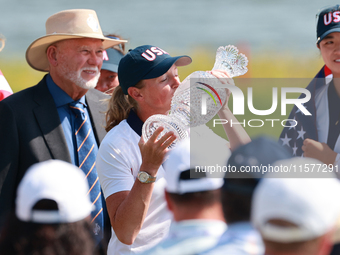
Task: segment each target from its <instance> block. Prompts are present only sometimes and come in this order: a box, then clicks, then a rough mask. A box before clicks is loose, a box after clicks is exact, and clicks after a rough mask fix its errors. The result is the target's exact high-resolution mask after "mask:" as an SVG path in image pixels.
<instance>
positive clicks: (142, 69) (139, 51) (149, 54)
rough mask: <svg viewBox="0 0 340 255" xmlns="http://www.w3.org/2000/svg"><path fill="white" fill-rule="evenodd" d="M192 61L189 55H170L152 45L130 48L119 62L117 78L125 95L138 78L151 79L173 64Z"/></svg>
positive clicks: (183, 64) (180, 64)
mask: <svg viewBox="0 0 340 255" xmlns="http://www.w3.org/2000/svg"><path fill="white" fill-rule="evenodd" d="M191 62H192V60H191V58H190V57H189V56H185V55H183V56H178V57H171V56H170V55H169V53H167V52H166V51H164V50H162V49H161V48H158V47H156V46H152V45H143V46H139V47H137V48H135V49H133V50H130V51H129V52H128V53H127V54H126V55H125V56H124V57H123V58H122V59H121V61H120V62H119V66H118V80H119V85H120V86H121V88H122V90H123V92H124V94H125V95H127V94H128V92H127V90H128V88H130V87H133V86H135V85H136V84H137V83H138V82H139V81H140V80H144V79H153V78H157V77H159V76H161V75H163V74H165V73H166V72H167V71H168V70H169V69H170V67H171V66H172V65H173V64H176V66H186V65H188V64H190V63H191Z"/></svg>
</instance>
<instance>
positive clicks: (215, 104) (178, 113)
mask: <svg viewBox="0 0 340 255" xmlns="http://www.w3.org/2000/svg"><path fill="white" fill-rule="evenodd" d="M247 65H248V59H247V57H246V56H245V55H244V54H242V53H240V54H239V52H238V49H237V48H236V47H235V46H233V45H228V46H225V47H223V46H220V47H219V48H218V49H217V52H216V59H215V64H214V67H213V69H212V70H225V71H227V73H228V75H229V76H230V78H232V77H235V76H240V75H243V74H245V73H246V72H247V71H248V69H247ZM219 85H221V83H220V81H219V80H218V79H217V78H216V77H215V76H213V75H212V74H210V73H208V72H204V71H197V72H194V73H192V74H190V75H189V76H188V77H186V78H185V80H184V81H183V82H182V83H181V85H180V86H179V87H178V88H177V90H176V92H175V94H174V96H173V98H172V101H171V110H170V113H169V115H158V114H157V115H153V116H151V117H150V118H148V119H147V120H146V122H145V123H144V126H143V138H144V140H145V141H146V140H148V138H149V137H150V136H151V135H152V133H153V132H154V131H155V130H156V129H157V127H159V126H163V127H165V129H164V130H163V132H162V133H161V134H160V136H162V135H164V134H165V133H166V132H168V131H174V133H175V135H176V136H177V137H178V139H176V141H175V142H174V143H173V144H172V145H171V148H172V147H174V146H175V143H176V142H177V140H181V139H184V138H185V137H188V136H189V127H195V126H199V125H202V124H206V123H207V122H208V121H209V120H211V119H212V118H213V117H214V116H215V115H216V114H217V112H218V111H219V110H220V109H221V107H222V105H224V103H225V102H226V100H227V94H226V90H225V88H223V87H221V86H219ZM207 95H208V96H207ZM215 97H216V99H215ZM203 98H204V103H205V106H206V109H207V110H206V112H205V114H202V111H201V108H202V107H201V106H202V100H203Z"/></svg>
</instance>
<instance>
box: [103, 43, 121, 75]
mask: <svg viewBox="0 0 340 255" xmlns="http://www.w3.org/2000/svg"><path fill="white" fill-rule="evenodd" d="M123 57H124V54H123V53H122V52H120V51H119V50H116V49H113V48H108V49H107V50H106V53H104V56H103V65H102V69H104V70H108V71H111V72H114V73H118V64H119V61H120V60H121V59H122V58H123Z"/></svg>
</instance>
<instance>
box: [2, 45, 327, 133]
mask: <svg viewBox="0 0 340 255" xmlns="http://www.w3.org/2000/svg"><path fill="white" fill-rule="evenodd" d="M240 52H244V53H245V54H246V56H247V57H248V59H249V64H248V69H249V71H248V72H247V73H246V74H245V75H243V76H242V77H241V78H237V79H235V84H236V86H238V87H239V88H241V90H242V91H243V93H244V95H245V110H246V111H245V115H244V116H236V117H237V118H238V120H239V121H240V122H243V120H245V122H246V127H245V129H246V131H247V132H248V134H249V135H250V136H252V137H253V136H257V135H260V134H266V135H269V136H272V137H278V136H279V135H280V133H281V130H282V128H283V127H282V125H281V124H280V122H281V121H282V120H284V119H287V117H288V114H289V112H290V110H291V108H292V106H289V107H287V114H286V115H283V116H282V115H281V113H280V109H281V107H280V102H281V100H280V95H281V94H280V88H281V87H291V86H298V87H302V88H304V87H306V86H307V85H308V83H309V81H310V80H311V79H312V78H313V77H314V76H315V74H316V73H317V72H318V71H319V70H320V68H321V67H322V66H323V61H322V59H321V57H320V56H319V55H318V54H317V52H314V53H311V54H307V55H294V54H292V53H290V52H275V51H270V50H268V51H266V52H265V53H264V52H258V53H250V52H249V50H247V49H241V48H240ZM173 55H176V53H174V54H173ZM189 55H190V56H191V57H192V59H193V63H192V64H190V65H189V66H186V67H180V68H179V75H180V78H181V80H184V78H185V77H186V76H188V75H189V74H190V73H192V72H194V71H198V70H202V71H205V70H211V68H212V67H213V65H214V61H215V52H214V51H211V50H207V49H206V48H200V47H198V48H195V49H193V50H192V51H191V52H189ZM0 70H1V71H2V73H3V74H4V76H5V77H6V79H7V81H8V83H9V84H10V86H11V87H12V90H13V91H14V92H17V91H20V90H22V89H24V88H27V87H30V86H33V85H35V84H37V83H38V82H39V81H40V79H41V78H42V77H43V75H44V74H45V73H43V72H38V71H35V70H33V69H32V68H31V67H29V65H28V64H27V63H26V62H24V61H23V60H19V59H3V60H2V61H1V63H0ZM255 78H256V79H255ZM292 78H293V79H292ZM302 78H307V79H302ZM248 87H253V103H254V107H255V108H256V109H262V110H264V109H269V108H270V107H271V104H272V87H277V88H278V108H277V110H276V111H275V112H274V113H273V114H271V115H270V116H256V115H254V114H252V113H251V112H250V111H249V110H248V107H247V105H246V103H247V88H248ZM293 97H295V98H297V97H298V95H297V94H296V95H293ZM290 98H292V97H290ZM229 106H230V108H231V109H232V98H231V99H230V102H229ZM252 119H261V120H262V121H263V122H264V125H263V126H262V127H250V126H248V123H247V122H248V121H249V120H252ZM266 119H279V120H280V122H278V121H275V123H274V127H272V126H271V122H269V121H266ZM260 124H261V122H260V121H252V122H251V125H260ZM212 125H213V123H212V121H211V122H209V123H208V126H210V127H211V128H212ZM213 130H214V131H215V132H216V133H219V134H220V135H222V136H224V132H223V129H222V128H221V127H219V128H213Z"/></svg>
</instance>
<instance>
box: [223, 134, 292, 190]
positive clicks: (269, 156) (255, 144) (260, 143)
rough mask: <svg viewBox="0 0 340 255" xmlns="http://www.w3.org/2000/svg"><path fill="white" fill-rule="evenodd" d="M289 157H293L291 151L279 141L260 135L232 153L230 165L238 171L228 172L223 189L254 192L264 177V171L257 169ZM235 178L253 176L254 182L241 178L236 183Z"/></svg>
mask: <svg viewBox="0 0 340 255" xmlns="http://www.w3.org/2000/svg"><path fill="white" fill-rule="evenodd" d="M288 158H291V155H290V153H289V152H288V151H287V150H286V149H285V148H284V147H282V146H281V145H280V144H278V143H277V141H274V140H272V139H271V138H269V137H266V136H259V137H257V138H255V139H253V140H252V141H251V142H250V143H247V144H245V145H242V146H240V147H238V148H237V149H236V150H235V151H234V152H233V153H232V154H231V156H230V158H229V160H228V167H230V169H231V168H232V167H234V169H236V171H235V172H231V171H229V172H226V174H225V182H224V185H223V190H228V191H234V192H239V193H248V194H252V193H253V191H254V189H255V187H256V185H257V183H258V181H259V180H260V179H261V178H262V177H263V173H262V171H256V169H259V168H260V167H263V166H269V165H273V163H274V162H275V161H277V160H281V159H288ZM252 169H253V170H252ZM240 170H242V172H241V171H240ZM243 170H247V171H243ZM233 178H238V179H239V178H240V179H242V178H243V179H246V178H251V179H254V182H249V181H244V182H242V180H239V181H238V182H237V184H236V183H235V182H233V181H232V179H233ZM250 184H253V185H250Z"/></svg>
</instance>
